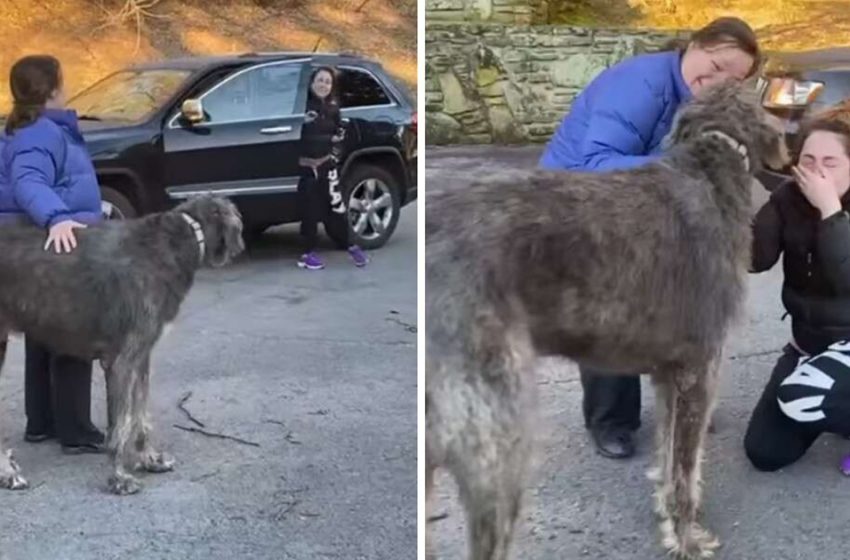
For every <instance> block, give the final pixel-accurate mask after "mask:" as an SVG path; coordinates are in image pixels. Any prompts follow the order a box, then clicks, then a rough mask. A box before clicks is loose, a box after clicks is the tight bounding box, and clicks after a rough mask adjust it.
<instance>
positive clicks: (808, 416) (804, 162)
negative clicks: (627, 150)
mask: <svg viewBox="0 0 850 560" xmlns="http://www.w3.org/2000/svg"><path fill="white" fill-rule="evenodd" d="M795 159H796V167H795V168H794V174H795V177H796V179H795V180H793V181H789V182H787V183H785V184H783V185H781V186H780V187H779V188H777V189H776V190H775V191H774V192H773V194H772V195H771V197H770V200H769V201H768V202H767V203H766V204H765V205H764V206H763V207H762V208H761V210H759V212H758V214H757V215H756V218H755V221H754V224H753V255H752V257H753V262H752V272H763V271H765V270H768V269H770V268H771V267H773V265H774V264H775V263H776V262H777V260H779V256H780V255H782V256H783V259H782V265H783V271H784V282H783V286H782V303H783V305H784V306H785V309H786V311H787V312H788V313H787V314H788V315H790V316H791V332H792V337H791V341H790V342H789V343H788V345H786V346H785V348H784V351H783V354H782V356H781V357H780V358H779V360H778V361H777V362H776V365H775V367H774V369H773V373H772V375H771V377H770V381H769V382H768V384H767V387H766V388H765V390H764V393H763V394H762V396H761V399H760V400H759V402H758V405H756V408H755V410H754V411H753V415H752V418H751V419H750V424H749V426H748V428H747V434H746V436H745V438H744V448H745V450H746V453H747V457H749V459H750V461H751V462H752V464H753V465H754V466H755V467H756V468H757V469H759V470H764V471H773V470H776V469H779V468H782V467H784V466H786V465H789V464H791V463H793V462H794V461H796V460H797V459H799V458H800V457H802V456H803V455H804V454H805V453H806V451H807V450H808V448H809V447H810V446H811V445H812V443H814V441H815V439H817V437H818V436H819V435H820V434H822V433H824V432H827V433H836V434H841V435H850V343H848V342H847V341H848V340H850V219H848V213H847V211H848V209H850V193H848V191H850V126H849V125H848V124H846V123H845V122H842V121H839V120H835V119H827V118H822V119H819V120H817V121H815V122H813V123H811V124H810V125H808V126H807V127H805V128H804V130H803V131H802V133H801V134H800V145H799V148H798V149H797V153H796V158H795Z"/></svg>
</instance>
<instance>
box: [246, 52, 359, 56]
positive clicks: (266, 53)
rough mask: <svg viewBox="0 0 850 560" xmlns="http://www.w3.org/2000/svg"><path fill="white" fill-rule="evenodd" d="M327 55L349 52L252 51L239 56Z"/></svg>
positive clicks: (343, 54) (344, 54)
mask: <svg viewBox="0 0 850 560" xmlns="http://www.w3.org/2000/svg"><path fill="white" fill-rule="evenodd" d="M317 54H321V55H325V56H340V54H341V55H342V56H346V55H348V54H349V53H339V54H337V53H329V52H312V51H251V52H246V53H242V54H240V55H239V56H240V57H241V58H247V57H252V56H313V55H317Z"/></svg>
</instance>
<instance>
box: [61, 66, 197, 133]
mask: <svg viewBox="0 0 850 560" xmlns="http://www.w3.org/2000/svg"><path fill="white" fill-rule="evenodd" d="M190 74H191V72H190V71H188V70H125V71H122V72H117V73H115V74H112V75H111V76H109V77H107V78H105V79H103V80H101V81H100V82H97V83H96V84H94V85H93V86H91V87H90V88H88V89H86V90H83V91H82V92H81V93H79V94H77V95H76V96H74V97H73V98H72V99H71V100H69V101H68V107H69V108H71V109H74V110H76V111H77V114H79V115H80V117H81V118H84V119H94V120H121V121H130V122H138V121H141V120H144V119H145V118H146V117H147V116H148V115H150V114H151V113H153V112H154V111H156V110H157V109H159V108H160V107H161V106H162V105H163V104H164V103H165V102H166V101H167V100H168V99H169V98H170V97H171V96H173V95H174V94H175V93H176V92H177V90H178V88H179V87H180V85H181V84H182V83H183V82H184V81H185V80H186V78H188V77H189V75H190Z"/></svg>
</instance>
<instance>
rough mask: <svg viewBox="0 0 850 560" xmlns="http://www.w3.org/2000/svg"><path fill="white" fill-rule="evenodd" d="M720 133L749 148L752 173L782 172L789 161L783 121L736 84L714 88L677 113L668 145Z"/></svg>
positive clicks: (747, 151) (749, 89)
mask: <svg viewBox="0 0 850 560" xmlns="http://www.w3.org/2000/svg"><path fill="white" fill-rule="evenodd" d="M713 132H715V133H716V132H720V133H722V134H723V135H725V136H727V137H730V138H732V139H734V140H735V141H737V142H739V143H740V144H742V145H743V146H744V147H746V156H747V157H748V159H749V164H750V171H751V172H755V171H758V170H759V169H761V168H763V167H764V166H765V165H766V166H768V167H771V168H773V169H781V168H782V167H784V166H785V165H787V164H788V162H789V161H790V158H789V154H788V147H787V145H786V142H785V136H784V130H783V127H782V123H781V121H780V120H779V119H778V118H776V117H774V116H773V115H771V114H769V113H768V112H767V111H765V110H764V109H763V108H762V107H761V104H760V103H759V100H758V96H757V95H756V92H755V90H753V89H751V88H745V87H744V86H741V85H739V84H736V83H725V84H720V85H717V86H714V87H712V88H711V89H710V90H707V91H706V92H704V93H703V94H702V95H700V96H699V97H698V98H695V99H693V100H691V101H690V102H688V103H687V104H685V105H684V106H683V107H682V108H681V109H680V110H679V112H678V113H677V115H676V119H675V121H674V123H673V128H672V130H671V131H670V134H669V135H668V137H667V139H666V142H667V144H668V146H672V145H676V144H680V143H684V142H688V141H689V140H692V139H694V138H696V137H698V136H700V135H703V134H706V133H713Z"/></svg>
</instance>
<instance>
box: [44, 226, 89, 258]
mask: <svg viewBox="0 0 850 560" xmlns="http://www.w3.org/2000/svg"><path fill="white" fill-rule="evenodd" d="M84 227H86V225H85V224H81V223H79V222H75V221H74V220H65V221H63V222H59V223H58V224H54V225H53V226H51V228H50V229H49V230H48V232H49V233H48V235H47V242H46V243H45V244H44V250H45V251H47V250H48V249H50V245H53V249H54V250H55V251H56V253H62V252H63V251H64V252H65V253H70V252H71V251H73V250H74V249H76V248H77V238H76V236H74V230H75V229H77V228H84Z"/></svg>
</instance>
